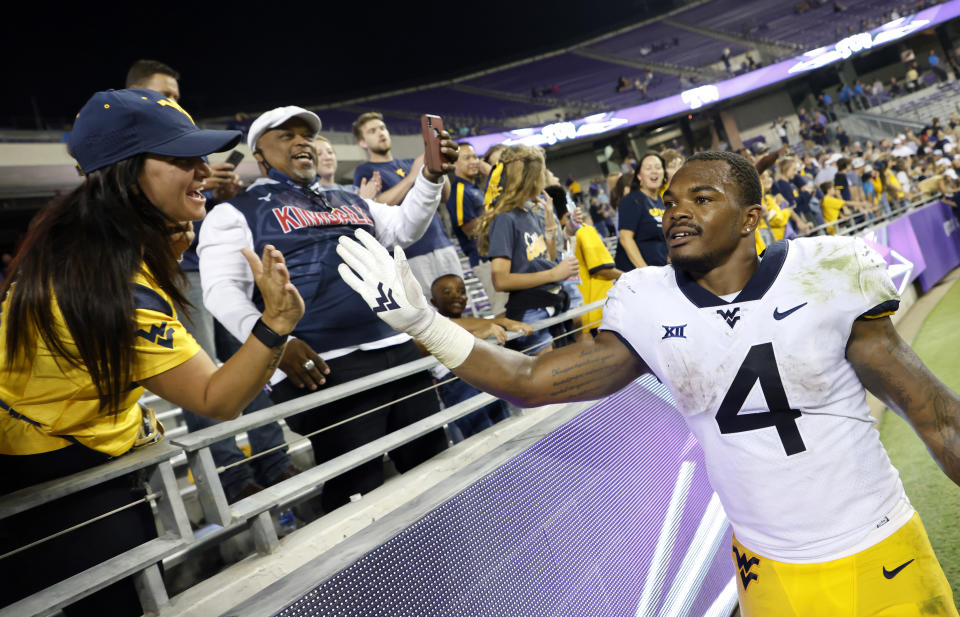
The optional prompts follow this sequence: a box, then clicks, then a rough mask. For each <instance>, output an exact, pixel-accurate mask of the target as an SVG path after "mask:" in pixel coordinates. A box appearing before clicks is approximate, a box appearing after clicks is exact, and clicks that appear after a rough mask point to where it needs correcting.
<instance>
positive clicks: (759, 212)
mask: <svg viewBox="0 0 960 617" xmlns="http://www.w3.org/2000/svg"><path fill="white" fill-rule="evenodd" d="M762 218H763V207H762V206H761V205H760V204H754V205H752V206H746V207H745V208H743V215H742V216H741V222H742V230H743V232H742V233H743V235H749V234H752V233H753V232H754V231H756V229H757V227H759V226H760V220H761V219H762Z"/></svg>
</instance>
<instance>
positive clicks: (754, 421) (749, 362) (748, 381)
mask: <svg viewBox="0 0 960 617" xmlns="http://www.w3.org/2000/svg"><path fill="white" fill-rule="evenodd" d="M758 379H759V380H760V389H761V390H762V391H763V398H764V399H766V401H767V407H769V408H770V411H765V412H763V413H750V414H743V415H740V410H741V409H743V404H744V403H745V402H746V401H747V396H748V395H749V394H750V390H752V389H753V384H755V383H756V382H757V380H758ZM799 417H800V411H798V410H796V409H790V403H789V402H787V393H786V392H784V390H783V380H782V379H780V372H779V371H778V370H777V358H776V356H774V354H773V343H763V344H762V345H754V346H753V347H751V348H750V351H748V352H747V357H746V358H745V359H744V361H743V364H741V365H740V370H738V371H737V376H736V377H734V378H733V383H732V384H730V389H729V390H727V394H726V395H725V396H724V397H723V402H722V403H720V409H719V410H718V411H717V416H716V418H717V425H718V426H719V427H720V432H721V433H723V434H724V435H726V434H728V433H742V432H744V431H755V430H758V429H761V428H768V427H771V426H773V427H776V429H777V434H779V435H780V441H781V442H782V443H783V449H784V450H785V451H786V453H787V456H791V455H793V454H799V453H800V452H803V451H805V450H806V449H807V447H806V446H805V445H804V443H803V438H802V437H800V429H799V428H797V422H796V420H797V418H799Z"/></svg>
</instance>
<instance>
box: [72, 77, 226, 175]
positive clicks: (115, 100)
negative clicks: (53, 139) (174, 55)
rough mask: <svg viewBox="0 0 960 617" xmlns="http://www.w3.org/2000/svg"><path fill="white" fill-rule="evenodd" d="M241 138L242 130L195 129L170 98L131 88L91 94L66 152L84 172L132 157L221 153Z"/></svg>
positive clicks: (78, 117) (75, 125)
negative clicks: (137, 155)
mask: <svg viewBox="0 0 960 617" xmlns="http://www.w3.org/2000/svg"><path fill="white" fill-rule="evenodd" d="M240 138H241V134H240V131H214V130H207V129H200V128H197V125H196V124H194V122H193V118H191V117H190V114H188V113H187V112H186V111H185V110H184V109H183V108H182V107H180V105H179V104H178V103H177V102H176V101H174V100H173V99H169V98H167V97H165V96H164V95H162V94H160V93H159V92H154V91H153V90H143V89H140V88H133V89H129V90H106V91H104V92H97V93H96V94H94V95H93V96H92V97H91V98H90V100H89V101H87V103H86V105H84V106H83V108H82V109H81V110H80V113H79V114H77V119H76V120H75V121H74V123H73V130H72V131H71V132H70V140H69V141H68V142H67V149H68V151H69V152H70V155H71V156H72V157H73V158H75V159H77V163H78V164H79V166H80V170H81V171H82V172H83V173H85V174H87V173H90V172H91V171H94V170H97V169H100V168H101V167H106V166H107V165H112V164H113V163H116V162H118V161H122V160H124V159H128V158H130V157H131V156H134V155H136V154H143V153H147V154H160V155H163V156H177V157H194V156H204V155H207V154H210V153H211V152H223V151H224V150H229V149H230V148H232V147H234V146H236V145H237V143H239V142H240Z"/></svg>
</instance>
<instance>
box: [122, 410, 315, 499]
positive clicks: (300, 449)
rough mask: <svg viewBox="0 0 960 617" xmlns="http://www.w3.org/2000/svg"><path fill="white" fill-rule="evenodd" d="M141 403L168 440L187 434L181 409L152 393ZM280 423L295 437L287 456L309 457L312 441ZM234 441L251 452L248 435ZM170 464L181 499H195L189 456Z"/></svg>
mask: <svg viewBox="0 0 960 617" xmlns="http://www.w3.org/2000/svg"><path fill="white" fill-rule="evenodd" d="M140 402H141V404H143V405H145V406H147V407H150V408H151V409H154V411H155V413H156V415H157V419H158V420H160V422H161V423H163V425H164V427H165V438H166V439H174V438H176V437H181V436H183V435H186V434H187V432H188V429H187V425H186V423H185V422H184V421H183V411H182V409H181V408H180V407H175V406H173V404H172V403H170V402H168V401H166V400H164V399H162V398H160V397H158V396H157V395H155V394H152V393H150V392H147V393H145V394H144V395H143V396H142V397H141V398H140ZM158 409H162V410H163V411H157V410H158ZM279 423H280V426H281V427H282V428H284V429H285V431H284V432H285V434H286V435H292V436H294V437H295V438H294V439H291V440H289V441H288V445H287V454H288V455H290V456H291V457H297V458H300V457H301V456H309V455H308V451H309V450H310V447H311V446H310V441H309V440H308V439H305V438H303V437H300V436H299V435H297V434H296V433H291V431H290V430H289V428H288V427H287V425H286V422H284V421H283V420H279ZM234 439H235V440H236V442H237V447H238V448H240V449H241V450H244V451H247V452H249V449H248V448H249V446H250V440H249V438H248V437H247V434H246V433H238V434H237V435H236V437H235V438H234ZM170 463H171V464H172V465H173V469H174V472H175V473H176V475H177V479H178V483H179V485H180V495H181V497H183V499H184V500H185V501H188V500H192V499H195V498H196V491H197V489H196V486H195V485H194V484H193V482H192V481H190V480H189V473H188V467H187V455H186V454H185V453H182V452H181V453H180V454H178V455H176V456H174V457H172V458H171V459H170Z"/></svg>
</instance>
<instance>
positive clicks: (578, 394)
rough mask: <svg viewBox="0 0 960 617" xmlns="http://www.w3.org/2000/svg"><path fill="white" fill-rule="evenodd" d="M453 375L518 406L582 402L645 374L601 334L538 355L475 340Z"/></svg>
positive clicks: (614, 340)
mask: <svg viewBox="0 0 960 617" xmlns="http://www.w3.org/2000/svg"><path fill="white" fill-rule="evenodd" d="M452 370H453V372H454V374H455V375H457V376H458V377H460V378H461V379H463V380H464V381H466V382H467V383H469V384H470V385H472V386H474V387H475V388H479V389H480V390H483V391H485V392H489V393H490V394H493V395H494V396H498V397H500V398H503V399H506V400H508V401H510V402H511V403H514V404H516V405H519V406H521V407H537V406H539V405H546V404H548V403H564V402H570V401H588V400H593V399H596V398H600V397H602V396H606V395H608V394H613V393H614V392H616V391H617V390H619V389H620V388H622V387H624V386H626V385H627V384H628V383H630V382H631V381H633V380H634V379H636V378H637V377H639V376H640V375H642V374H643V373H645V372H646V366H645V365H644V364H643V362H641V361H640V360H639V359H638V358H637V357H636V356H635V355H633V353H631V352H630V350H629V349H627V346H626V345H624V344H623V343H622V342H621V341H620V339H618V338H617V337H616V336H614V335H613V334H611V333H609V332H601V333H600V334H599V335H597V338H596V339H595V340H586V341H582V342H579V343H574V344H573V345H567V346H565V347H560V348H558V349H554V350H552V351H549V352H547V353H545V354H541V355H538V356H528V355H525V354H522V353H520V352H518V351H513V350H511V349H505V348H503V347H498V346H496V345H493V344H492V343H488V342H486V341H481V340H479V339H477V341H476V342H475V343H474V345H473V349H471V350H470V354H469V355H468V356H467V358H466V359H465V360H464V361H463V364H460V365H459V366H457V367H456V368H454V369H452Z"/></svg>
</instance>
